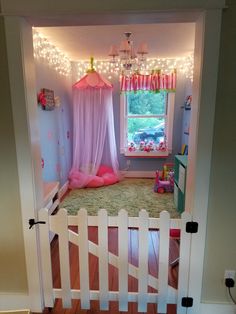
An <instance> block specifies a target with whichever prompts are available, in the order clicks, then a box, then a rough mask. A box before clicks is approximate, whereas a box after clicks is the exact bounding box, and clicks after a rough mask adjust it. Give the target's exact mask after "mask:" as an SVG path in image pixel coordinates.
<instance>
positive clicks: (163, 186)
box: [154, 171, 174, 193]
mask: <svg viewBox="0 0 236 314" xmlns="http://www.w3.org/2000/svg"><path fill="white" fill-rule="evenodd" d="M154 192H157V193H173V192H174V172H173V171H170V172H169V179H168V180H160V176H159V171H157V172H156V180H155V185H154Z"/></svg>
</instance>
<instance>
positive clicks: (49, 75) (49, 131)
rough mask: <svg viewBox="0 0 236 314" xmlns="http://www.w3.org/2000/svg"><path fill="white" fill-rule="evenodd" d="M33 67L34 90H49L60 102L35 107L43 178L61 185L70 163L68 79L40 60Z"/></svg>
mask: <svg viewBox="0 0 236 314" xmlns="http://www.w3.org/2000/svg"><path fill="white" fill-rule="evenodd" d="M35 66H36V86H37V92H39V91H40V90H41V88H48V89H51V90H53V91H54V96H59V97H60V102H61V104H60V106H59V107H56V108H55V109H54V110H52V111H45V110H43V109H42V108H41V106H38V117H39V128H40V130H39V131H40V139H41V155H42V175H43V180H44V181H59V182H60V184H61V185H63V184H64V183H65V182H66V180H67V178H68V173H69V171H70V169H71V163H72V102H71V79H70V78H66V77H65V76H62V75H60V74H58V73H57V72H56V71H55V70H54V69H53V68H51V67H50V66H48V65H47V64H46V63H44V62H43V61H36V64H35Z"/></svg>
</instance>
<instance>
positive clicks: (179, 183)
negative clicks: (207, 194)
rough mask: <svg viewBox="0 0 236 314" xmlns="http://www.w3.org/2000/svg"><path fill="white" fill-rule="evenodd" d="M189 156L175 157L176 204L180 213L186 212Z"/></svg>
mask: <svg viewBox="0 0 236 314" xmlns="http://www.w3.org/2000/svg"><path fill="white" fill-rule="evenodd" d="M187 163H188V156H186V155H176V156H175V167H174V168H175V180H174V204H175V207H176V209H177V211H178V212H179V213H182V212H183V211H184V205H185V187H186V172H187Z"/></svg>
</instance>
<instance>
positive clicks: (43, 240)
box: [39, 208, 54, 307]
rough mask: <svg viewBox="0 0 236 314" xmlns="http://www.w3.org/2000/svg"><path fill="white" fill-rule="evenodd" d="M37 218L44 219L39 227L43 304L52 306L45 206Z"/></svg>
mask: <svg viewBox="0 0 236 314" xmlns="http://www.w3.org/2000/svg"><path fill="white" fill-rule="evenodd" d="M39 220H41V221H45V224H42V225H41V228H40V233H39V236H40V247H41V267H42V278H43V295H44V305H45V306H47V307H53V306H54V296H53V284H52V264H51V247H50V235H49V234H50V229H49V227H50V226H49V215H48V209H47V208H41V209H40V211H39Z"/></svg>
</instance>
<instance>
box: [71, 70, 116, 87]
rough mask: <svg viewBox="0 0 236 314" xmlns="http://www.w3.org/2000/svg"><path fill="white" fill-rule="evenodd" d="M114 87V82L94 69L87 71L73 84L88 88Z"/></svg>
mask: <svg viewBox="0 0 236 314" xmlns="http://www.w3.org/2000/svg"><path fill="white" fill-rule="evenodd" d="M90 87H92V88H111V89H112V88H113V86H112V84H111V83H110V82H109V81H107V80H106V79H105V78H104V77H102V76H101V75H100V74H99V73H98V72H96V71H93V72H89V73H87V74H86V75H85V76H84V77H82V78H81V79H80V80H79V81H78V82H77V83H75V84H74V85H73V88H78V89H86V88H90Z"/></svg>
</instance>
